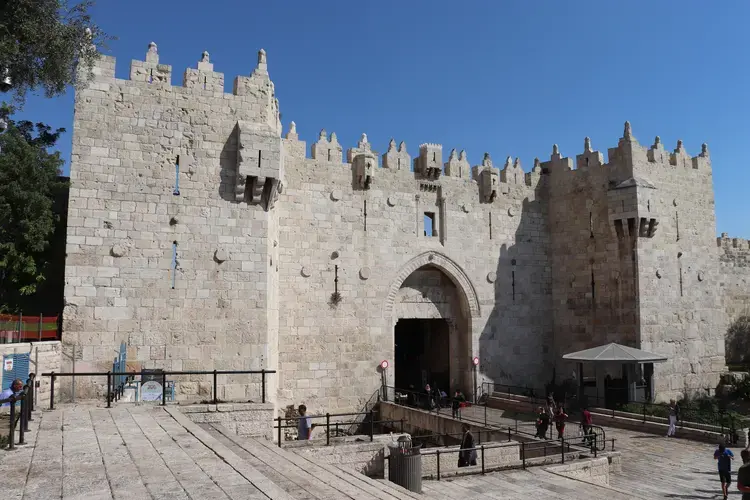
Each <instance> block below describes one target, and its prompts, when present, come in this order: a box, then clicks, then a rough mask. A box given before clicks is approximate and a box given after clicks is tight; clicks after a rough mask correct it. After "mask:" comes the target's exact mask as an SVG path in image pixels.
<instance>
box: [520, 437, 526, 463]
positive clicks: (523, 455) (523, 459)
mask: <svg viewBox="0 0 750 500" xmlns="http://www.w3.org/2000/svg"><path fill="white" fill-rule="evenodd" d="M521 463H522V465H523V468H524V469H526V442H525V441H522V442H521Z"/></svg>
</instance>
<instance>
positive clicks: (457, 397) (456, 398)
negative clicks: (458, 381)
mask: <svg viewBox="0 0 750 500" xmlns="http://www.w3.org/2000/svg"><path fill="white" fill-rule="evenodd" d="M465 402H466V398H465V397H464V395H463V394H462V393H461V391H459V390H458V389H456V394H454V395H453V402H452V404H451V408H452V409H453V418H458V419H460V418H461V403H465Z"/></svg>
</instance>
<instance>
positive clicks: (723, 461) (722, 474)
mask: <svg viewBox="0 0 750 500" xmlns="http://www.w3.org/2000/svg"><path fill="white" fill-rule="evenodd" d="M733 459H734V453H732V450H728V449H727V448H726V446H724V445H723V444H720V445H719V448H718V449H717V450H716V451H715V452H714V460H718V462H719V480H720V481H721V492H722V493H723V494H724V500H727V495H728V494H729V485H730V484H732V460H733Z"/></svg>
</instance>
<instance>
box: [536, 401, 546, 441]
mask: <svg viewBox="0 0 750 500" xmlns="http://www.w3.org/2000/svg"><path fill="white" fill-rule="evenodd" d="M547 429H549V414H548V413H547V412H546V411H545V409H544V408H542V407H541V406H540V407H539V410H538V411H537V417H536V437H538V438H539V439H547Z"/></svg>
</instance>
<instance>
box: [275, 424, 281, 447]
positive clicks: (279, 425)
mask: <svg viewBox="0 0 750 500" xmlns="http://www.w3.org/2000/svg"><path fill="white" fill-rule="evenodd" d="M276 421H277V426H278V428H279V448H281V417H278V418H277V419H276Z"/></svg>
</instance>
